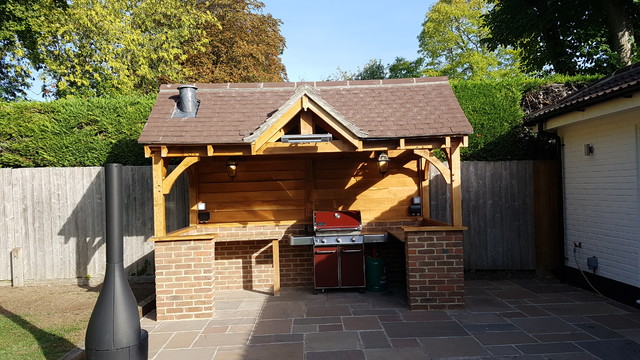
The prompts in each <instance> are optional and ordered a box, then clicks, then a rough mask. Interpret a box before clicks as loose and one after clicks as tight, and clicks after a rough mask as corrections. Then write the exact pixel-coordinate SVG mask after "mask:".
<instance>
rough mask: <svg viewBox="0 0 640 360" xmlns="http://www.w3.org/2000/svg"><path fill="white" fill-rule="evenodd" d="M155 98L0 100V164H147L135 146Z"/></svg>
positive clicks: (138, 146)
mask: <svg viewBox="0 0 640 360" xmlns="http://www.w3.org/2000/svg"><path fill="white" fill-rule="evenodd" d="M154 102H155V96H148V95H147V96H139V95H131V96H118V97H111V98H94V99H64V100H56V101H51V102H46V103H43V102H16V103H0V167H33V166H101V165H103V164H105V163H108V162H119V163H122V164H126V165H143V164H148V161H147V160H146V159H145V158H144V151H143V148H142V146H141V145H138V143H137V139H138V136H140V132H141V131H142V127H143V126H144V123H145V121H146V120H147V117H148V116H149V112H150V111H151V107H152V106H153V104H154Z"/></svg>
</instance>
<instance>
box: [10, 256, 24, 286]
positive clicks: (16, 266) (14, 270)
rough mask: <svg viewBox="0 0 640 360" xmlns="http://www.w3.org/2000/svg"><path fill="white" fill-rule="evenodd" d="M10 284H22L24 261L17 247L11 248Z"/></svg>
mask: <svg viewBox="0 0 640 360" xmlns="http://www.w3.org/2000/svg"><path fill="white" fill-rule="evenodd" d="M11 285H12V286H13V287H22V286H24V262H23V261H22V254H21V252H20V248H19V247H17V248H14V249H13V250H11Z"/></svg>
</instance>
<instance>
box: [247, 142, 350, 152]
mask: <svg viewBox="0 0 640 360" xmlns="http://www.w3.org/2000/svg"><path fill="white" fill-rule="evenodd" d="M354 151H356V149H355V148H354V147H353V146H352V145H351V144H350V143H347V142H345V141H342V140H334V141H332V142H320V143H308V144H307V143H300V144H295V143H293V144H292V143H279V142H273V143H266V144H265V145H264V146H263V147H262V148H260V149H258V151H256V154H304V153H309V154H315V153H332V152H354Z"/></svg>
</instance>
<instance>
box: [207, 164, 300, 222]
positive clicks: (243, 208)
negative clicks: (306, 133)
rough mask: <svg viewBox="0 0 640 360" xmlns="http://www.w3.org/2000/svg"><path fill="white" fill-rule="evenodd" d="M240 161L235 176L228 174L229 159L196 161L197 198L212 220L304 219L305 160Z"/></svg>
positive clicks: (275, 220)
mask: <svg viewBox="0 0 640 360" xmlns="http://www.w3.org/2000/svg"><path fill="white" fill-rule="evenodd" d="M237 161H238V172H237V175H236V176H235V178H233V179H231V178H230V177H229V175H228V174H227V168H226V159H220V160H218V159H205V160H203V161H202V162H201V163H199V164H197V166H198V189H197V191H198V196H197V198H198V200H199V201H202V202H204V203H206V206H207V210H208V211H209V212H210V213H211V221H210V222H211V223H241V224H245V223H250V222H263V221H268V222H274V223H278V222H281V221H304V219H305V169H304V167H305V160H304V159H302V158H300V159H287V160H272V159H269V158H264V159H263V158H257V159H256V158H249V159H238V160H237Z"/></svg>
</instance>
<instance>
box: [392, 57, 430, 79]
mask: <svg viewBox="0 0 640 360" xmlns="http://www.w3.org/2000/svg"><path fill="white" fill-rule="evenodd" d="M423 64H424V58H421V57H419V58H417V59H415V60H413V61H410V60H407V59H405V58H403V57H396V59H395V60H394V62H393V63H391V64H389V74H388V75H387V77H388V78H389V79H403V78H414V77H420V76H421V72H422V66H423Z"/></svg>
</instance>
